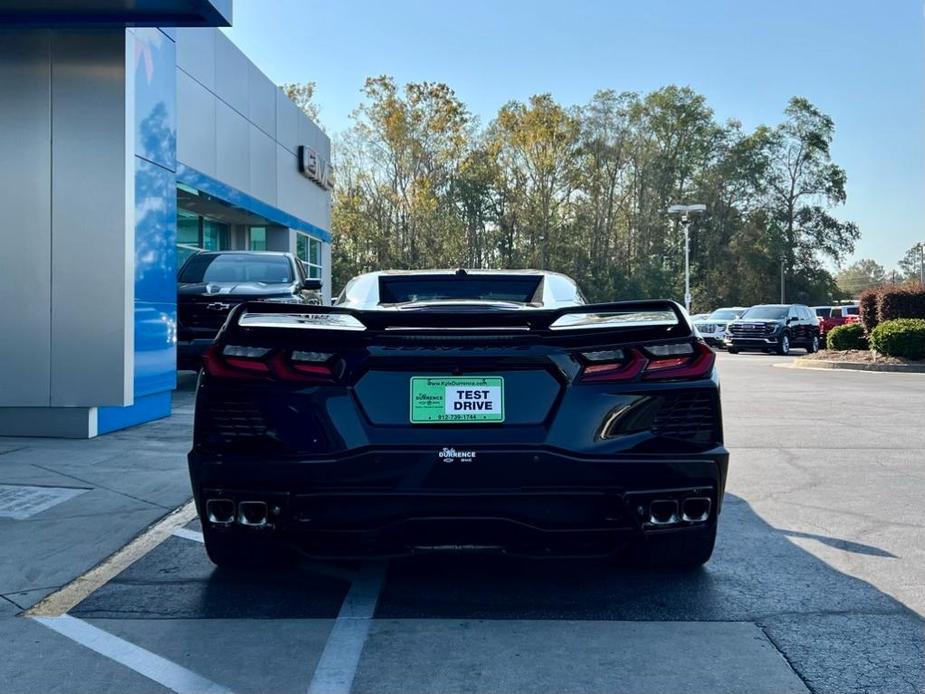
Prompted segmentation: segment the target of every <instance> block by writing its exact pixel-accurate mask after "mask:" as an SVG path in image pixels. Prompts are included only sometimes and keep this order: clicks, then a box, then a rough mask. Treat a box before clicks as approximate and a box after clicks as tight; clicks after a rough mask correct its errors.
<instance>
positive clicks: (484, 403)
mask: <svg viewBox="0 0 925 694" xmlns="http://www.w3.org/2000/svg"><path fill="white" fill-rule="evenodd" d="M503 421H504V379H503V378H501V377H500V376H455V377H451V376H448V377H443V376H414V377H412V378H411V423H412V424H425V423H433V422H438V423H439V422H442V423H458V424H472V423H476V424H477V423H480V422H503Z"/></svg>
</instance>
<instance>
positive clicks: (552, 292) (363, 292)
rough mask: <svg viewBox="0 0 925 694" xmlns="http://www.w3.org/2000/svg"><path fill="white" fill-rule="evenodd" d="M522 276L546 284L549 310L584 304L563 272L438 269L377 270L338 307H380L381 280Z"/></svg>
mask: <svg viewBox="0 0 925 694" xmlns="http://www.w3.org/2000/svg"><path fill="white" fill-rule="evenodd" d="M441 275H442V276H447V277H454V276H463V277H466V276H476V277H478V276H480V275H481V276H485V275H494V276H501V277H504V276H508V277H510V276H522V277H539V278H540V279H542V280H543V285H542V291H543V299H542V304H543V306H545V307H554V306H572V305H575V304H579V303H584V299H583V298H582V296H581V292H580V290H579V289H578V285H577V284H576V282H575V280H573V279H572V278H571V277H569V276H568V275H564V274H562V273H561V272H551V271H549V270H531V269H517V270H513V269H512V270H482V269H472V270H469V269H466V268H456V269H445V268H438V269H434V270H376V271H374V272H365V273H363V274H360V275H357V276H356V277H354V278H353V279H351V280H350V281H349V282H348V283H347V285H346V286H345V287H344V290H343V291H342V292H341V295H340V296H338V298H337V301H336V303H337V304H339V305H345V306H354V307H369V308H373V307H378V306H380V304H379V278H381V277H415V276H421V277H434V276H441Z"/></svg>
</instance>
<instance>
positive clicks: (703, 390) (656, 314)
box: [189, 271, 728, 556]
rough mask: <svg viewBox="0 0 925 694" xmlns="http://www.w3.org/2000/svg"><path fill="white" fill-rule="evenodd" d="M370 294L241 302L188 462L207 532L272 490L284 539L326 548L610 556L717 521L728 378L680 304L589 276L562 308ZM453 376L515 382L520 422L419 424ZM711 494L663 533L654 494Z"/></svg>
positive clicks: (206, 389) (234, 529) (210, 361)
mask: <svg viewBox="0 0 925 694" xmlns="http://www.w3.org/2000/svg"><path fill="white" fill-rule="evenodd" d="M534 272H535V271H534ZM473 274H476V273H473ZM545 279H546V278H544V281H545ZM375 281H378V277H377V278H376V280H375ZM454 281H455V280H454ZM369 282H374V280H372V279H370V280H369ZM455 290H456V288H455V286H454V291H455ZM352 291H353V293H354V298H353V299H350V298H349V297H350V295H351V291H347V292H345V293H344V294H342V297H345V299H344V300H341V299H339V301H338V304H336V305H335V306H331V307H321V306H319V307H298V306H286V305H282V304H258V303H249V304H242V305H240V306H238V307H237V308H235V309H233V311H232V313H231V314H230V316H229V319H228V321H227V322H226V324H225V325H224V327H223V328H222V330H221V332H220V334H219V335H218V337H217V338H216V343H215V345H214V347H213V348H212V349H211V350H210V352H209V355H208V356H207V360H206V369H205V370H204V371H203V373H202V374H201V375H200V381H199V384H198V387H197V399H196V420H195V421H196V425H195V436H194V446H193V449H192V451H191V452H190V455H189V464H190V475H191V480H192V483H193V489H194V494H195V498H196V501H197V504H198V507H199V509H200V515H201V518H202V519H203V523H204V525H205V526H206V527H207V529H211V530H214V531H215V532H221V533H225V534H227V535H229V536H231V537H236V536H237V535H244V536H246V535H247V534H248V533H250V532H251V529H249V528H242V527H239V525H240V524H238V523H231V524H229V527H227V528H220V527H212V526H210V521H209V515H208V513H207V512H206V511H205V506H206V503H207V501H208V499H210V498H213V497H218V496H220V497H221V498H223V499H224V498H227V499H230V500H231V501H232V502H233V503H234V504H237V505H240V503H241V502H242V501H246V500H249V499H251V500H253V499H257V500H261V502H262V503H266V504H267V505H268V506H269V508H270V509H271V511H272V510H273V509H275V512H273V515H272V519H271V523H270V525H272V529H265V532H268V533H270V534H272V535H273V536H274V537H281V538H284V539H285V541H286V542H288V543H291V544H293V545H296V546H298V547H299V549H301V550H302V551H306V552H309V553H311V554H316V555H325V556H327V555H331V554H337V555H349V556H354V555H369V554H384V555H389V556H391V555H394V554H407V553H413V552H417V551H426V550H427V549H428V548H433V547H436V546H441V547H470V548H471V547H482V548H485V547H497V548H501V549H503V550H504V551H509V552H514V553H518V552H524V553H530V554H535V553H540V554H548V553H549V552H553V553H565V554H571V553H580V554H600V553H604V554H607V553H613V552H614V551H616V550H618V548H619V547H620V545H621V543H622V542H624V541H629V540H630V539H632V538H638V537H640V536H647V535H648V534H651V533H688V532H690V533H701V532H705V531H707V530H708V529H710V528H713V529H715V520H716V515H715V514H716V513H718V511H719V509H720V508H721V503H722V495H723V491H724V489H725V480H726V469H727V464H728V454H727V452H726V450H725V448H724V447H723V436H722V417H721V405H720V400H719V387H718V377H717V374H716V371H715V369H714V368H713V354H712V352H710V350H709V349H707V348H706V347H705V346H703V345H702V343H701V342H700V341H699V340H698V338H697V336H696V333H695V331H694V330H693V328H692V326H691V325H690V323H689V322H688V320H687V317H686V314H685V313H684V311H683V309H682V308H681V307H680V306H678V305H677V304H675V303H674V302H664V301H662V302H653V301H649V302H618V303H612V304H597V305H583V304H582V303H581V300H580V298H578V297H579V296H580V294H579V293H578V292H577V288H576V289H575V292H574V293H573V294H572V297H573V299H572V300H571V301H565V300H564V298H563V297H564V296H567V295H568V294H567V293H565V294H563V293H561V292H560V293H559V296H558V297H555V296H554V297H552V298H550V299H549V301H550V303H551V304H552V305H551V306H546V305H544V300H540V301H534V302H530V303H529V305H526V304H524V305H520V306H516V307H515V306H508V307H500V306H499V304H498V302H495V301H491V302H478V301H476V300H474V299H473V300H469V301H464V302H459V301H455V302H443V303H441V302H433V301H427V302H424V303H421V302H417V301H415V302H410V303H409V304H406V305H405V307H404V308H402V307H396V306H380V305H377V304H371V303H370V300H369V299H368V298H365V299H363V301H358V300H357V299H356V296H357V292H361V294H362V296H364V297H369V296H370V295H371V294H373V293H374V292H373V291H372V290H371V289H370V287H369V286H365V287H364V286H363V282H360V283H359V286H358V284H357V283H354V285H353V287H352ZM473 302H475V303H473ZM357 305H362V306H363V307H364V308H357V307H356V306H357ZM255 315H256V316H262V318H258V319H257V320H251V319H250V317H252V316H255ZM589 316H590V318H588V317H589ZM582 320H586V321H588V322H590V324H591V325H590V326H589V325H586V324H585V323H582V322H580V321H582ZM608 321H612V322H608ZM357 325H359V326H360V327H359V328H358V327H357ZM268 326H269V327H268ZM562 326H567V327H565V328H563V327H562ZM247 354H250V355H254V356H253V358H250V360H249V361H248V359H243V358H241V357H240V355H247ZM296 355H299V356H298V360H297V358H296ZM306 355H307V356H306ZM674 355H681V356H674ZM302 359H311V360H313V361H311V362H303V361H299V360H302ZM242 362H243V363H242ZM691 365H702V366H696V368H694V367H692V366H691ZM239 368H240V369H243V370H241V371H237V370H236V369H239ZM299 368H302V369H305V368H307V369H309V370H310V371H308V372H306V371H302V372H297V369H299ZM672 369H674V370H675V371H672ZM679 369H680V370H679ZM685 369H689V370H690V373H692V374H694V375H693V376H685V375H684V374H686V373H688V372H687V371H685ZM600 373H605V374H608V373H614V374H616V376H615V377H614V378H615V379H616V380H609V381H600V382H598V381H595V380H594V378H600V376H599V375H598V374H600ZM672 373H677V374H678V376H677V377H672V375H671V374H672ZM305 374H310V375H305ZM449 376H452V377H477V376H478V377H481V376H490V377H493V378H503V379H504V398H505V411H504V415H505V416H504V421H503V422H490V423H489V422H460V421H441V422H432V423H426V424H413V423H411V421H410V412H411V404H410V402H411V401H410V395H411V393H412V391H411V385H410V384H411V379H412V378H420V377H449ZM692 495H694V496H697V497H699V498H700V497H702V498H707V499H710V502H711V504H712V514H711V515H710V516H709V518H708V519H707V518H705V519H703V521H698V522H694V521H691V522H686V521H681V520H676V521H672V522H671V523H669V524H668V526H666V527H658V528H655V527H650V526H649V522H648V520H647V518H648V517H647V516H646V515H645V513H647V512H648V508H649V504H650V501H651V500H652V499H655V498H662V497H666V496H667V498H669V499H677V500H679V501H682V500H683V499H686V498H688V497H691V496H692ZM640 509H643V510H644V512H642V513H641V511H640ZM213 525H214V524H213Z"/></svg>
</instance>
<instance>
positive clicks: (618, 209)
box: [333, 76, 882, 310]
mask: <svg viewBox="0 0 925 694" xmlns="http://www.w3.org/2000/svg"><path fill="white" fill-rule="evenodd" d="M833 136H834V124H833V122H832V120H831V118H829V117H828V116H826V115H825V114H823V113H821V112H820V111H819V110H818V109H816V108H815V107H814V106H813V105H812V104H810V103H809V102H808V101H807V100H805V99H800V98H796V99H792V100H791V101H790V103H789V105H788V107H787V109H786V112H785V118H784V121H783V122H782V123H781V124H778V125H773V126H765V125H762V126H758V127H757V128H755V129H754V130H753V131H750V132H748V131H745V130H743V128H742V126H741V124H739V123H738V122H736V121H729V122H726V123H718V122H717V121H716V118H715V116H714V114H713V111H712V109H710V107H709V105H708V104H707V102H706V100H705V99H704V97H703V96H702V95H700V94H698V93H696V92H695V91H693V90H692V89H690V88H688V87H677V86H671V85H670V86H667V87H663V88H662V89H658V90H656V91H653V92H650V93H648V94H636V93H632V92H623V93H618V92H616V91H613V90H602V91H599V92H597V93H596V94H595V95H594V96H593V97H592V98H591V100H590V101H589V102H588V103H587V104H585V105H583V106H580V107H566V106H563V105H562V104H560V103H558V102H557V101H556V100H555V99H554V98H553V97H552V95H550V94H539V95H536V96H533V97H531V98H530V99H528V100H527V101H525V102H520V101H511V102H509V103H507V104H505V105H504V106H502V107H501V108H500V109H499V111H498V113H497V115H496V117H495V118H493V119H492V120H491V121H490V123H489V124H488V125H487V126H486V127H484V128H480V127H478V125H477V124H476V123H475V122H474V120H473V119H472V117H471V116H470V114H469V113H468V111H467V110H466V107H465V104H463V103H462V102H461V101H460V100H459V99H458V98H457V97H456V95H455V94H454V93H453V92H452V90H451V89H450V88H449V87H448V86H447V85H445V84H439V83H428V82H422V83H412V84H407V85H404V86H403V87H399V86H398V85H397V84H396V83H395V81H394V80H393V79H392V78H390V77H387V76H382V77H377V78H372V79H370V80H367V82H366V86H365V88H364V99H363V102H362V103H361V104H360V106H359V107H358V108H357V109H356V111H355V113H354V124H353V126H352V127H351V128H350V129H349V131H347V132H346V133H343V134H342V135H341V136H339V137H338V138H337V147H336V148H335V151H336V153H337V157H336V158H337V162H336V163H337V166H338V188H337V190H336V191H335V194H334V209H333V231H334V236H335V242H334V246H333V250H334V272H335V284H339V283H341V282H343V281H345V280H346V279H348V278H349V276H351V275H353V274H355V273H356V272H361V271H365V270H372V269H379V268H384V267H397V268H420V267H439V266H443V267H451V266H455V265H466V266H469V267H535V268H539V269H550V270H557V271H561V272H565V273H567V274H570V275H572V276H573V277H575V279H577V280H578V281H579V283H580V284H581V285H582V288H583V290H584V292H585V294H586V295H587V296H588V298H589V299H590V300H592V301H606V300H614V299H623V298H645V297H667V298H675V299H679V300H680V299H681V296H682V292H683V257H684V256H683V248H682V245H681V244H682V234H681V231H680V229H679V228H678V225H676V224H674V223H672V221H671V220H670V219H669V218H668V215H667V207H668V206H669V205H670V204H673V203H689V202H704V203H706V205H707V213H706V214H705V215H703V216H702V217H698V218H697V220H696V222H695V224H694V225H693V230H692V236H691V269H692V293H693V296H694V304H695V306H696V307H698V308H699V309H704V310H705V309H709V308H714V307H716V306H718V305H734V304H739V305H743V304H744V305H749V304H753V303H759V302H765V301H777V297H778V296H779V294H780V283H779V277H780V257H781V256H782V255H783V256H784V258H785V264H786V268H787V278H786V282H787V297H788V299H790V300H792V301H801V302H804V303H817V302H818V303H822V302H824V301H829V300H831V299H833V298H834V296H835V295H836V294H837V293H838V292H839V290H838V288H837V287H836V284H835V280H834V278H833V277H832V275H831V274H830V273H829V272H828V271H827V270H826V264H825V262H824V261H826V260H835V261H836V262H838V260H839V259H840V258H842V257H843V256H844V255H845V254H847V253H850V252H851V251H852V249H853V245H854V241H855V240H856V239H857V238H858V236H859V231H858V229H857V227H856V225H854V224H852V223H851V222H844V221H841V220H839V219H837V218H835V216H834V214H833V210H834V208H836V207H837V206H838V205H840V204H841V203H843V202H844V200H845V172H844V171H843V170H842V169H841V168H840V167H838V166H837V165H836V164H834V163H833V162H832V161H831V157H830V152H829V146H830V144H831V141H832V138H833ZM880 275H882V268H881V270H880ZM867 276H868V279H870V277H871V276H874V277H876V276H877V273H873V272H869V273H868V275H867Z"/></svg>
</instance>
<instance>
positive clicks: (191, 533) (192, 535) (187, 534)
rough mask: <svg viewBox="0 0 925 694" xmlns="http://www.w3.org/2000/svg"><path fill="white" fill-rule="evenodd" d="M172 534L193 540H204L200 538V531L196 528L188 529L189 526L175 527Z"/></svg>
mask: <svg viewBox="0 0 925 694" xmlns="http://www.w3.org/2000/svg"><path fill="white" fill-rule="evenodd" d="M173 534H174V535H176V536H177V537H183V538H186V539H187V540H192V541H193V542H205V540H203V539H202V533H201V532H199V531H198V530H190V529H189V528H177V529H176V530H174V531H173Z"/></svg>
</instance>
